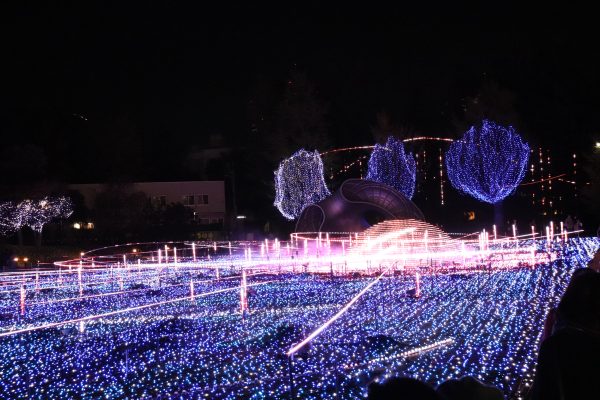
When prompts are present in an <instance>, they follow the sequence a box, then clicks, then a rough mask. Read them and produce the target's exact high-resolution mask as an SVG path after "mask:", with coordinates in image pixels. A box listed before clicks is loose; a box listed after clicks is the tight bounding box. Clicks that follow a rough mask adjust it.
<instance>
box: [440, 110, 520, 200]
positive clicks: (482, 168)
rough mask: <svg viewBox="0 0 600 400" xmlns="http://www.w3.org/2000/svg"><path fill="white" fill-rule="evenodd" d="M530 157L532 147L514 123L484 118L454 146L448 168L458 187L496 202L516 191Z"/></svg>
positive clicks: (480, 198) (447, 156)
mask: <svg viewBox="0 0 600 400" xmlns="http://www.w3.org/2000/svg"><path fill="white" fill-rule="evenodd" d="M528 158H529V146H528V145H527V143H525V142H524V141H523V140H522V139H521V136H520V135H519V134H518V133H517V132H516V131H515V130H514V129H513V128H512V127H511V126H509V127H508V128H505V127H502V126H500V125H496V124H495V123H493V122H491V121H487V120H484V121H483V122H482V124H481V127H479V128H476V127H471V129H469V130H468V131H467V132H466V133H465V135H464V136H463V138H462V139H461V140H457V141H454V142H453V143H452V144H451V145H450V148H449V149H448V151H447V153H446V169H447V171H448V177H449V178H450V182H451V183H452V185H453V186H454V187H455V188H456V189H457V190H460V191H462V192H464V193H466V194H469V195H471V196H473V197H474V198H476V199H478V200H481V201H484V202H487V203H492V204H494V203H497V202H499V201H502V200H503V199H504V198H505V197H507V196H508V195H510V194H511V193H513V192H514V190H515V188H516V187H517V185H518V184H519V183H520V182H521V180H522V179H523V177H524V176H525V169H526V167H527V161H528Z"/></svg>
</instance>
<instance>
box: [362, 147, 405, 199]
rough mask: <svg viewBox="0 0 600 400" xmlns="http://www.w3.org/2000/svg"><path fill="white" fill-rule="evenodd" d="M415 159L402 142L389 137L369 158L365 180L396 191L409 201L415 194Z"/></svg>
mask: <svg viewBox="0 0 600 400" xmlns="http://www.w3.org/2000/svg"><path fill="white" fill-rule="evenodd" d="M415 173H416V164H415V159H414V157H413V155H412V154H411V153H406V152H405V151H404V144H403V142H402V141H400V140H398V139H396V138H395V137H393V136H390V137H389V138H388V139H387V142H386V144H385V146H382V145H380V144H376V145H375V148H374V149H373V152H372V153H371V157H370V158H369V164H368V172H367V176H366V179H367V180H371V181H375V182H380V183H383V184H386V185H388V186H391V187H393V188H394V189H396V190H398V191H399V192H401V193H402V194H404V195H405V196H406V197H408V198H409V199H411V198H412V197H413V194H414V193H415Z"/></svg>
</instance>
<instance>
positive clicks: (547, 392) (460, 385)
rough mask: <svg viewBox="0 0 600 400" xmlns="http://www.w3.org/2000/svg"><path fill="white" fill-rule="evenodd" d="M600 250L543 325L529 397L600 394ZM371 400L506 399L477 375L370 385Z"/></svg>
mask: <svg viewBox="0 0 600 400" xmlns="http://www.w3.org/2000/svg"><path fill="white" fill-rule="evenodd" d="M599 378H600V251H598V252H597V253H596V255H595V256H594V257H593V258H592V260H591V261H590V262H589V264H588V266H587V268H581V269H578V270H576V271H575V272H574V273H573V275H572V277H571V280H570V282H569V285H568V286H567V289H566V291H565V293H564V295H563V296H562V298H561V300H560V303H559V305H558V307H556V308H554V309H551V310H550V312H549V313H548V317H547V318H546V321H545V323H544V328H543V333H542V340H541V347H540V351H539V354H538V362H537V369H536V375H535V380H534V383H533V386H532V387H531V390H529V392H528V393H527V394H526V398H527V399H529V400H584V399H598V398H600V381H599V380H598V379H599ZM368 398H369V399H370V400H379V399H406V400H413V399H414V400H417V399H418V400H430V399H431V400H459V399H460V400H488V399H489V400H496V399H497V400H501V399H503V398H504V397H503V394H502V391H500V390H499V389H498V388H496V387H493V386H489V385H486V384H484V383H483V382H481V381H479V380H477V379H475V378H473V377H464V378H461V379H451V380H448V381H446V382H443V383H442V384H441V385H439V386H438V387H437V388H435V389H434V388H433V387H431V386H429V385H428V384H426V383H424V382H421V381H418V380H416V379H412V378H393V379H389V380H388V381H386V382H384V383H372V384H370V385H369V395H368Z"/></svg>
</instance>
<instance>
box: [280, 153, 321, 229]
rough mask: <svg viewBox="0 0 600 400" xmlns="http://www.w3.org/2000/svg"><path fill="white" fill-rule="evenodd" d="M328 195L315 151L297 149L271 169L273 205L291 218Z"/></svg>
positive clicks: (318, 157) (319, 158) (296, 216)
mask: <svg viewBox="0 0 600 400" xmlns="http://www.w3.org/2000/svg"><path fill="white" fill-rule="evenodd" d="M329 195H330V192H329V189H327V185H326V184H325V178H324V176H323V161H322V160H321V155H320V154H319V152H318V151H316V150H315V151H314V152H312V153H311V152H308V151H306V150H304V149H301V150H298V151H297V152H296V153H294V154H293V155H292V156H291V157H289V158H286V159H285V160H283V161H282V162H281V163H280V164H279V168H278V169H277V171H275V203H274V204H275V207H277V209H278V210H279V211H280V212H281V214H282V215H283V216H284V217H285V218H287V219H289V220H293V219H295V218H298V217H299V216H300V214H301V213H302V210H304V209H305V208H306V207H307V206H309V205H311V204H314V203H317V202H319V201H321V200H323V199H324V198H326V197H327V196H329Z"/></svg>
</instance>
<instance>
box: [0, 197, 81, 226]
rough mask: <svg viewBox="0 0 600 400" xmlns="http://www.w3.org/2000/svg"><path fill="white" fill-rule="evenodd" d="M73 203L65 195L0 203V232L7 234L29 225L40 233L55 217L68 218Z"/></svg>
mask: <svg viewBox="0 0 600 400" xmlns="http://www.w3.org/2000/svg"><path fill="white" fill-rule="evenodd" d="M72 213H73V205H72V203H71V200H70V199H69V198H67V197H48V196H46V197H44V198H42V199H39V200H30V199H25V200H23V201H21V202H20V203H13V202H4V203H1V204H0V233H3V234H7V233H11V232H14V231H18V230H19V229H21V228H22V227H23V226H29V227H30V228H31V229H32V230H34V231H35V232H38V233H41V232H42V229H43V228H44V225H46V224H47V223H49V222H51V221H52V220H54V219H56V218H68V217H69V216H70V215H71V214H72Z"/></svg>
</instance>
